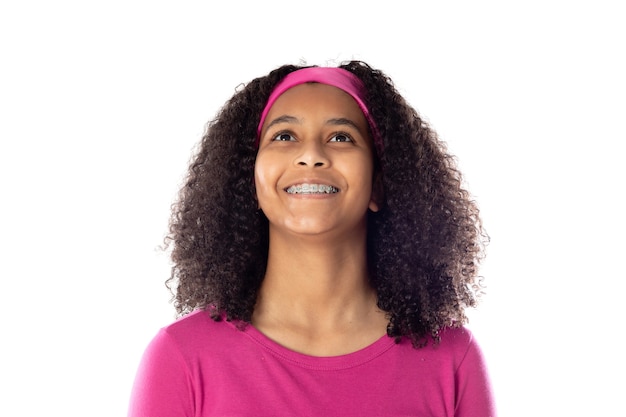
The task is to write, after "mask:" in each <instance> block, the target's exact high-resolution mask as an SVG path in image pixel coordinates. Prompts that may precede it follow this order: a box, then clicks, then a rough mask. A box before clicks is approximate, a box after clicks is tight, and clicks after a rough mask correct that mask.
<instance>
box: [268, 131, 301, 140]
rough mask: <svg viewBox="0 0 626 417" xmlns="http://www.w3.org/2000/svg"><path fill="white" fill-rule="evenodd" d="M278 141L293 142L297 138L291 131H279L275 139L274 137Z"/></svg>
mask: <svg viewBox="0 0 626 417" xmlns="http://www.w3.org/2000/svg"><path fill="white" fill-rule="evenodd" d="M272 140H274V141H276V142H293V141H295V140H296V138H294V137H293V135H292V134H290V133H284V132H283V133H279V134H278V135H276V136H274V139H272Z"/></svg>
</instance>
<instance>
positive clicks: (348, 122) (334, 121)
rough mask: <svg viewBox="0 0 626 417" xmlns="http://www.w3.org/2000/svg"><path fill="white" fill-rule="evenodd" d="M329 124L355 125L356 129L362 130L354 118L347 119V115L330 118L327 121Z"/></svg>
mask: <svg viewBox="0 0 626 417" xmlns="http://www.w3.org/2000/svg"><path fill="white" fill-rule="evenodd" d="M326 124H327V125H332V126H342V125H348V126H351V127H353V128H354V129H356V130H357V131H360V128H359V126H358V125H357V124H356V123H354V122H353V121H352V120H350V119H346V118H345V117H340V118H338V119H328V120H327V121H326Z"/></svg>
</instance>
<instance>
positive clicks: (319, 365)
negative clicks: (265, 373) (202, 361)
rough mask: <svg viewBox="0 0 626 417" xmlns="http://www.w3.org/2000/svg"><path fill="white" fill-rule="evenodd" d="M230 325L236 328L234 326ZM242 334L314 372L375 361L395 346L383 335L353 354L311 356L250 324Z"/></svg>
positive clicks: (280, 357) (392, 341)
mask: <svg viewBox="0 0 626 417" xmlns="http://www.w3.org/2000/svg"><path fill="white" fill-rule="evenodd" d="M232 325H234V326H236V324H232ZM243 332H244V333H245V334H246V335H247V336H248V337H250V339H252V340H253V341H254V342H255V343H258V344H259V345H261V347H262V348H263V349H265V350H267V351H269V352H270V353H271V354H272V355H274V356H276V357H278V358H279V359H281V360H284V361H286V362H290V363H292V364H294V365H297V366H300V367H303V368H309V369H316V370H329V371H331V370H340V369H348V368H354V367H356V366H360V365H363V364H365V363H367V362H370V361H372V360H374V359H376V358H377V357H379V356H381V355H382V354H384V353H385V352H387V351H388V350H389V349H391V348H392V347H393V346H394V345H396V342H395V340H394V339H393V338H391V337H389V336H387V335H384V336H382V337H380V338H379V339H378V340H376V341H374V342H373V343H372V344H370V345H368V346H365V347H364V348H362V349H359V350H357V351H355V352H351V353H347V354H343V355H337V356H312V355H307V354H304V353H300V352H296V351H293V350H291V349H288V348H286V347H285V346H283V345H281V344H279V343H277V342H275V341H273V340H272V339H270V338H268V337H267V336H266V335H264V334H263V333H262V332H261V331H259V330H258V329H257V328H256V327H254V326H253V325H252V324H247V325H246V326H245V328H244V329H243Z"/></svg>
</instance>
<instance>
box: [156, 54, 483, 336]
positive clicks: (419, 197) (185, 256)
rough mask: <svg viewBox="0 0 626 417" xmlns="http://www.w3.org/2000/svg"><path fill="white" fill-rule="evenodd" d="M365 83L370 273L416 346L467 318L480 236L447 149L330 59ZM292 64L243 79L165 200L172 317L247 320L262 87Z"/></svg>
mask: <svg viewBox="0 0 626 417" xmlns="http://www.w3.org/2000/svg"><path fill="white" fill-rule="evenodd" d="M340 67H341V68H344V69H346V70H348V71H350V72H352V73H353V74H355V75H356V76H357V77H359V78H360V79H361V80H362V81H363V83H364V84H365V87H366V91H367V94H368V96H367V97H366V104H367V106H368V108H369V110H370V112H371V114H372V116H373V118H374V121H375V123H376V125H377V127H378V129H379V132H380V135H381V137H382V140H383V146H384V151H383V153H382V155H377V159H378V160H377V161H376V162H377V166H379V167H380V171H381V172H380V175H381V179H382V187H383V190H384V191H383V192H384V198H385V202H384V205H383V207H382V209H381V210H380V211H379V212H377V213H369V214H368V242H367V250H368V254H367V255H368V263H369V265H368V266H369V271H370V282H371V285H372V287H373V288H374V289H375V290H376V292H377V297H378V307H379V308H380V309H382V310H383V311H385V312H386V313H387V315H388V317H389V325H388V328H387V333H388V335H389V336H390V337H395V338H396V339H398V340H399V339H400V338H401V337H403V336H404V337H408V338H410V339H411V340H412V342H413V344H414V345H415V346H416V347H418V346H422V345H424V344H425V343H426V342H427V340H428V338H429V337H430V338H432V339H433V340H434V341H435V342H437V341H438V340H439V332H440V331H441V330H442V329H443V328H445V327H449V326H460V325H462V324H464V323H466V322H467V316H466V314H465V310H466V308H467V307H473V306H475V305H476V302H477V300H478V298H479V296H480V294H481V292H482V284H481V279H480V277H479V276H478V264H479V263H480V261H481V259H482V257H483V254H484V245H485V243H486V241H487V237H486V234H485V233H484V231H483V228H482V224H481V221H480V218H479V211H478V208H477V206H476V204H475V202H474V201H472V200H471V198H470V195H469V193H468V192H467V191H466V190H465V189H464V188H463V184H462V176H461V173H460V172H459V171H458V169H457V168H456V163H455V160H454V157H453V156H451V155H450V154H449V153H448V152H447V150H446V146H445V144H444V143H443V142H442V141H440V140H439V139H438V137H437V135H436V133H435V132H434V131H433V129H431V128H430V127H429V126H428V124H427V123H426V122H425V121H424V120H422V118H421V117H420V116H419V115H418V113H417V112H416V111H415V110H414V109H413V108H412V107H411V106H410V105H409V104H408V103H407V102H406V101H405V100H404V98H403V97H402V96H401V95H400V94H399V93H398V91H397V90H396V88H395V86H394V84H393V82H392V81H391V79H390V78H389V77H388V76H386V75H385V74H384V73H383V72H381V71H379V70H375V69H373V68H371V67H370V66H369V65H367V64H366V63H364V62H361V61H351V62H348V63H345V64H343V65H341V66H340ZM300 68H302V67H299V66H293V65H285V66H282V67H280V68H277V69H275V70H273V71H272V72H270V73H269V74H268V75H267V76H264V77H260V78H256V79H254V80H253V81H251V82H250V83H248V84H247V85H245V86H243V87H242V88H241V89H240V90H239V91H238V92H236V93H235V95H234V96H233V97H232V98H231V99H230V100H229V101H228V102H227V103H226V104H225V105H224V107H223V108H222V109H221V110H220V112H219V113H218V114H217V116H216V118H215V119H214V120H213V121H211V122H210V123H209V124H208V127H207V130H206V133H205V134H204V136H203V138H202V140H201V142H200V144H199V148H198V150H197V152H196V153H195V155H194V157H193V159H192V162H191V164H190V168H189V173H188V176H187V179H186V182H185V184H184V185H183V187H182V189H181V190H180V194H179V196H178V201H177V203H176V204H174V205H173V207H172V217H171V219H170V228H169V235H168V236H167V238H166V242H167V244H172V252H171V257H172V261H173V265H174V266H173V268H172V273H171V276H170V278H169V279H168V280H167V285H168V287H169V288H170V290H172V292H173V293H174V299H173V300H174V305H175V307H176V310H177V312H178V314H179V315H184V314H187V313H189V312H191V311H193V310H196V309H207V310H209V311H210V312H211V314H212V316H213V318H214V319H216V320H218V319H220V318H221V317H223V316H224V317H226V319H227V320H238V321H240V322H241V323H243V324H244V325H245V324H246V323H249V322H250V320H251V317H252V312H253V309H254V306H255V303H256V297H257V292H258V290H259V287H260V285H261V282H262V280H263V277H264V274H265V269H266V266H267V255H268V245H269V232H268V230H269V226H268V221H267V219H266V218H265V216H264V215H263V213H262V212H261V211H259V210H258V207H257V201H256V193H255V188H254V164H255V158H256V153H257V149H256V147H255V139H256V128H257V125H258V123H259V119H260V115H261V112H262V110H263V107H264V106H265V103H266V101H267V99H268V97H269V95H270V93H271V92H272V90H273V88H274V86H275V85H276V84H277V83H278V82H279V81H280V80H281V79H282V78H284V77H285V76H286V75H287V74H288V73H290V72H292V71H295V70H297V69H300Z"/></svg>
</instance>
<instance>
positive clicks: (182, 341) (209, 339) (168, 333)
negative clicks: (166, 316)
mask: <svg viewBox="0 0 626 417" xmlns="http://www.w3.org/2000/svg"><path fill="white" fill-rule="evenodd" d="M239 333H240V331H239V330H238V329H237V328H236V326H235V325H234V324H233V323H230V322H226V321H216V320H213V319H212V318H211V317H210V315H209V313H208V312H207V311H205V310H197V311H195V312H193V313H190V314H188V315H186V316H184V317H182V318H180V319H178V320H176V321H175V322H173V323H171V324H169V325H167V326H165V327H163V328H162V329H161V330H160V332H159V335H158V336H157V337H162V338H165V339H168V340H169V342H170V343H173V344H175V345H177V346H178V348H179V349H181V350H184V351H193V350H196V349H206V348H207V347H210V346H216V345H219V344H223V343H226V342H228V341H229V340H232V339H233V338H237V337H240V335H239Z"/></svg>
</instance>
